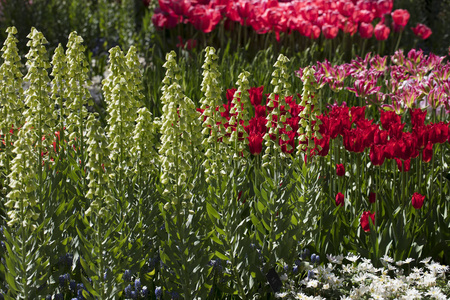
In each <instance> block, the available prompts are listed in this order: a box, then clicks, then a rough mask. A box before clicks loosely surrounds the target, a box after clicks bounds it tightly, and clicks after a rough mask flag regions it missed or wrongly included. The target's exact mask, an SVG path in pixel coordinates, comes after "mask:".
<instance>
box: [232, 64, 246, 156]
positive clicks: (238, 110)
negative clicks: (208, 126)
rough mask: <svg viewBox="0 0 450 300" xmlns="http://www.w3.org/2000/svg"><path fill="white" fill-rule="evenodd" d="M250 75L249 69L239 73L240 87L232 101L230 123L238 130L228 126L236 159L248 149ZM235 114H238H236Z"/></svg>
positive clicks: (238, 83)
mask: <svg viewBox="0 0 450 300" xmlns="http://www.w3.org/2000/svg"><path fill="white" fill-rule="evenodd" d="M249 77H250V73H249V72H247V71H243V72H241V74H239V76H238V81H237V82H236V85H237V87H238V88H237V90H236V92H235V93H234V96H233V100H232V101H231V103H232V104H233V105H234V106H233V107H232V108H231V109H230V114H231V115H232V116H231V118H230V121H229V124H230V125H236V130H235V131H232V130H231V127H228V128H227V133H231V137H230V143H231V144H232V147H233V148H234V150H235V152H234V154H233V158H234V159H237V158H239V157H241V156H240V155H239V154H240V153H241V152H243V151H245V150H246V149H247V147H245V145H246V144H248V139H247V136H248V134H247V132H246V131H245V129H244V126H248V125H249V122H248V121H249V119H250V117H249V113H248V112H249V108H250V106H251V103H250V96H249V93H248V90H249V89H250V83H249V82H248V78H249ZM234 114H236V116H234ZM241 122H242V123H241ZM239 134H241V135H242V136H241V138H239Z"/></svg>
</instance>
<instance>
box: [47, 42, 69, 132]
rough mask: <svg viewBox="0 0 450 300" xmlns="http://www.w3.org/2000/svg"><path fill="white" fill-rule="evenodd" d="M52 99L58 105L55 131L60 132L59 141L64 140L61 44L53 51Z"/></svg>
mask: <svg viewBox="0 0 450 300" xmlns="http://www.w3.org/2000/svg"><path fill="white" fill-rule="evenodd" d="M52 66H53V69H52V73H51V74H50V75H52V76H53V80H52V99H53V101H55V103H57V104H58V107H59V114H58V110H55V111H54V114H55V116H54V117H55V118H56V119H57V125H56V128H55V129H56V130H57V131H60V134H61V139H64V134H63V133H64V126H65V124H64V122H65V116H66V114H65V105H66V103H65V99H67V96H66V94H67V90H68V89H67V84H68V82H67V71H68V70H67V60H66V55H65V54H64V49H63V47H62V46H61V44H59V45H58V47H57V48H56V49H55V54H54V55H53V58H52Z"/></svg>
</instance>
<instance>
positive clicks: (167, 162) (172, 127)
mask: <svg viewBox="0 0 450 300" xmlns="http://www.w3.org/2000/svg"><path fill="white" fill-rule="evenodd" d="M175 57H176V54H175V52H174V51H172V52H170V53H168V54H167V55H166V62H165V63H164V65H163V67H164V68H166V76H165V77H164V79H163V87H162V91H163V94H162V97H161V102H162V103H163V108H162V111H163V114H162V116H161V120H160V121H159V126H160V131H161V146H160V148H159V155H160V160H161V183H162V184H164V185H166V193H173V194H172V195H175V196H177V197H176V198H179V196H181V194H180V193H181V188H182V187H183V186H185V184H186V181H187V180H186V179H187V178H189V177H190V176H191V175H192V174H191V173H190V172H191V171H192V164H193V159H194V158H195V157H196V153H197V152H198V149H197V147H198V145H199V120H198V114H197V112H196V110H195V105H194V102H193V101H192V100H191V99H189V98H188V97H186V96H185V95H184V94H183V91H182V89H181V85H180V83H179V81H180V80H181V73H180V68H179V67H178V65H177V63H176V61H175ZM186 193H188V192H186ZM185 196H186V197H187V196H188V195H187V194H186V195H185ZM174 201H178V199H175V200H174Z"/></svg>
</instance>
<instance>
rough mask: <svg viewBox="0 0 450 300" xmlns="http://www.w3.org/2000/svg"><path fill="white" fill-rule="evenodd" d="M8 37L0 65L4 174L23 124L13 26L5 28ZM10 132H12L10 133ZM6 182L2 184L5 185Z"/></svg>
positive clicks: (20, 81)
mask: <svg viewBox="0 0 450 300" xmlns="http://www.w3.org/2000/svg"><path fill="white" fill-rule="evenodd" d="M6 32H7V33H8V37H7V38H6V40H5V42H4V44H3V45H4V46H3V48H2V49H1V52H2V58H3V64H2V65H1V67H0V82H1V89H0V107H1V118H0V130H1V132H0V134H1V135H2V136H3V139H4V141H5V148H4V150H2V151H0V166H2V167H4V168H5V174H6V175H7V174H8V173H9V172H10V162H11V160H12V155H13V153H12V150H13V147H12V146H11V145H12V144H14V142H15V140H16V139H17V129H18V128H19V127H20V126H21V125H22V124H23V119H22V113H23V110H24V105H23V88H22V82H23V81H22V77H23V75H22V73H21V72H20V68H21V67H22V65H21V63H20V56H19V53H18V49H17V42H18V40H17V39H16V38H15V36H14V35H15V34H16V33H17V30H16V28H15V27H9V28H8V29H6ZM10 132H12V134H11V133H10ZM6 185H7V184H3V186H6Z"/></svg>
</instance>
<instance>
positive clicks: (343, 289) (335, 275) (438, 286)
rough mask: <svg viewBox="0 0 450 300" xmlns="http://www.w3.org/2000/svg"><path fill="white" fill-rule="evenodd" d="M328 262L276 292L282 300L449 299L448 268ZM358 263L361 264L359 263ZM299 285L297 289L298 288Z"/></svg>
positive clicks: (364, 261) (387, 261)
mask: <svg viewBox="0 0 450 300" xmlns="http://www.w3.org/2000/svg"><path fill="white" fill-rule="evenodd" d="M327 258H328V260H329V261H330V263H328V264H326V265H320V266H316V267H313V266H311V265H309V269H310V270H309V271H310V272H309V273H308V274H314V275H313V276H309V275H308V277H306V278H305V279H303V280H301V281H300V282H299V283H298V284H296V283H295V282H294V280H292V279H291V280H290V281H288V284H287V291H285V292H282V293H277V294H276V297H277V298H285V299H329V298H330V297H331V298H333V299H338V298H339V299H342V300H344V299H345V300H350V299H405V300H406V299H440V300H441V299H442V300H444V299H448V293H449V292H450V285H448V284H447V285H446V284H445V283H446V282H447V281H446V277H448V275H449V274H446V273H447V272H449V271H450V270H449V267H448V266H443V265H440V264H439V263H436V262H433V261H431V262H430V259H425V260H422V261H421V262H420V264H422V267H413V268H410V264H411V262H413V261H414V260H413V259H406V260H404V261H397V262H395V264H394V260H393V259H392V258H390V257H387V256H384V257H383V258H381V262H382V264H383V266H382V267H380V268H376V267H375V266H374V265H373V264H372V262H371V261H370V260H368V259H365V258H362V259H361V260H360V257H359V256H355V255H353V254H349V255H347V256H346V257H345V260H346V261H349V263H346V264H345V263H343V260H344V257H343V256H342V255H340V256H331V255H329V256H327ZM358 260H360V262H358ZM407 273H408V274H407ZM299 285H300V287H299Z"/></svg>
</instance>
